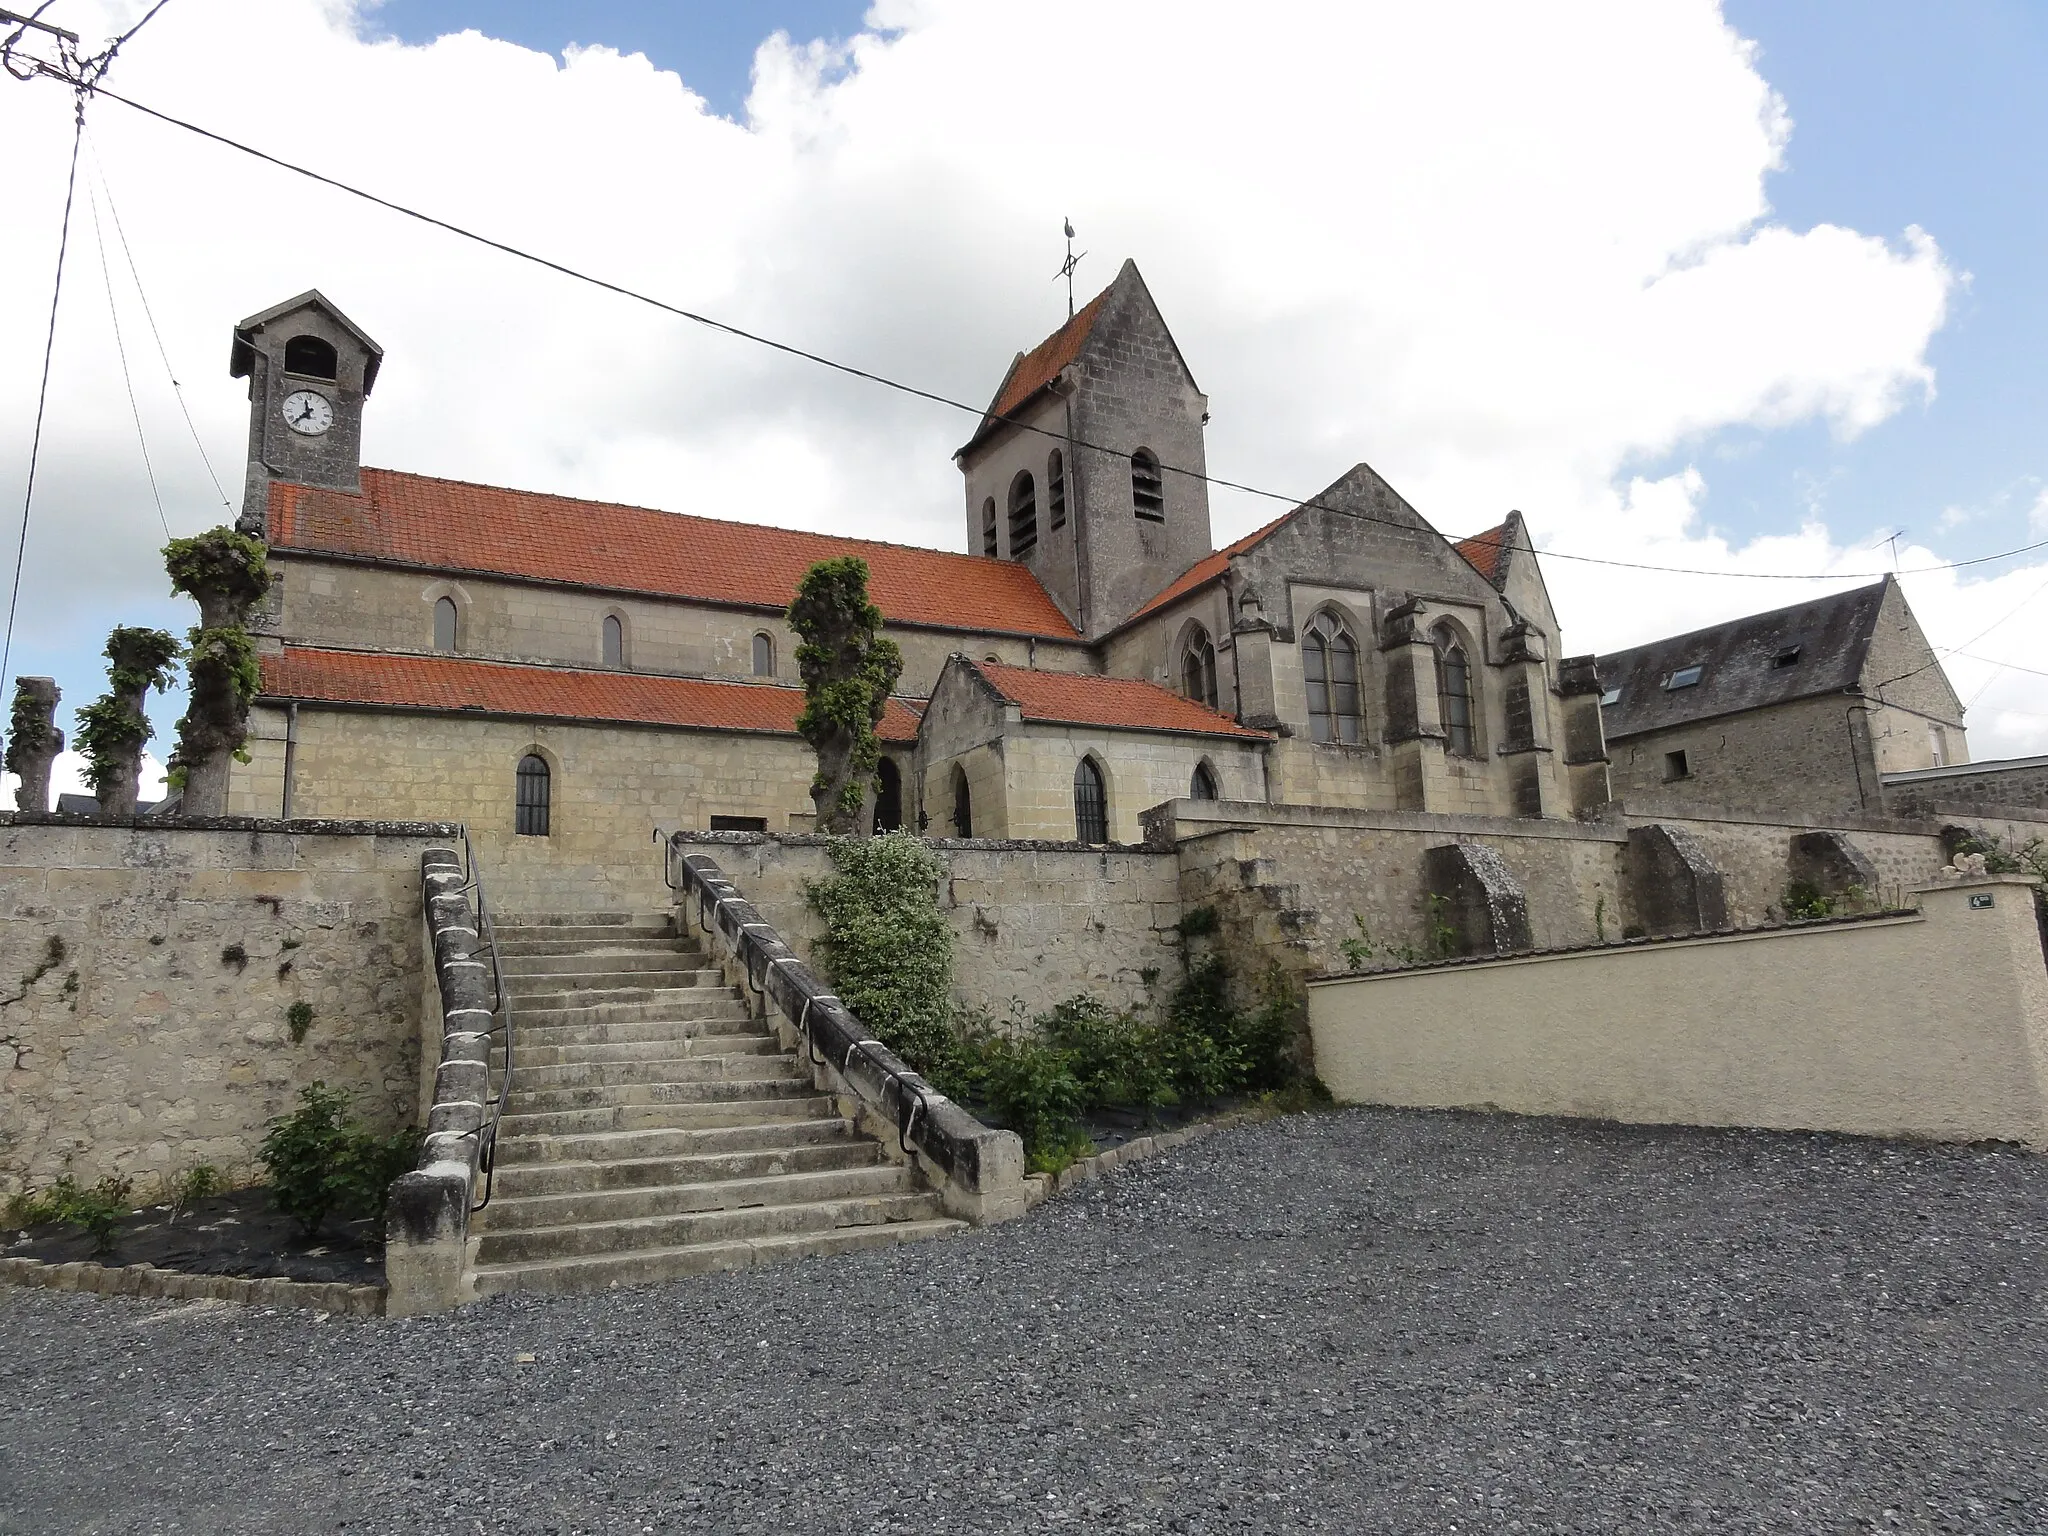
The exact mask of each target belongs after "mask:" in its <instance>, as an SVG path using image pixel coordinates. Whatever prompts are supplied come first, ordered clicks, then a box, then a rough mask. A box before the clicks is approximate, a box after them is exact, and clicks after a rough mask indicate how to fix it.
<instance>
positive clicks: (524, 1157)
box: [498, 1104, 879, 1174]
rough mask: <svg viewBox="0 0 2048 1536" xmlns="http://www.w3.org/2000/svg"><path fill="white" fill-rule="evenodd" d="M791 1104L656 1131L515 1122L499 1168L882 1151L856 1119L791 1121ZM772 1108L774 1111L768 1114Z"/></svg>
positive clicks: (500, 1146) (501, 1144)
mask: <svg viewBox="0 0 2048 1536" xmlns="http://www.w3.org/2000/svg"><path fill="white" fill-rule="evenodd" d="M785 1107H786V1106H783V1105H779V1104H778V1105H773V1106H766V1107H764V1112H763V1113H762V1114H759V1115H757V1116H755V1117H754V1118H753V1119H752V1120H732V1121H721V1122H719V1123H717V1124H715V1125H701V1126H696V1127H690V1128H680V1129H679V1128H670V1127H652V1128H645V1129H635V1130H600V1131H590V1132H568V1133H564V1134H554V1135H541V1134H534V1133H531V1132H520V1133H517V1134H515V1133H514V1132H513V1130H512V1129H511V1124H512V1123H511V1121H509V1120H508V1121H506V1131H505V1134H504V1136H503V1138H502V1139H501V1140H500V1141H499V1142H498V1170H499V1172H500V1173H501V1174H502V1173H504V1172H505V1171H506V1170H507V1169H508V1168H513V1167H517V1168H521V1169H526V1168H539V1167H547V1168H551V1169H552V1168H560V1169H564V1170H567V1169H571V1168H573V1167H574V1166H575V1165H578V1164H585V1163H592V1164H597V1165H600V1166H605V1165H618V1164H626V1163H634V1162H659V1161H662V1160H664V1159H670V1158H679V1157H681V1158H688V1157H723V1156H728V1155H732V1154H738V1153H754V1152H792V1151H795V1150H797V1149H799V1148H816V1147H842V1148H843V1147H867V1148H870V1149H872V1150H879V1148H878V1146H877V1144H876V1143H875V1142H874V1141H873V1140H871V1139H870V1138H868V1137H866V1136H857V1135H855V1134H854V1129H853V1124H852V1122H851V1121H848V1120H842V1119H840V1118H839V1117H838V1116H837V1115H836V1114H835V1115H830V1116H822V1117H815V1118H803V1117H791V1116H786V1115H785V1114H784V1109H785ZM770 1110H772V1113H770V1112H768V1111H770Z"/></svg>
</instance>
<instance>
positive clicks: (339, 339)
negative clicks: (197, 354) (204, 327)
mask: <svg viewBox="0 0 2048 1536" xmlns="http://www.w3.org/2000/svg"><path fill="white" fill-rule="evenodd" d="M383 361H384V349H383V348H382V347H380V346H378V345H377V343H376V342H374V341H372V340H371V339H370V338H369V336H368V335H366V334H365V333H364V332H363V330H362V328H361V327H359V326H358V325H357V324H356V323H355V322H354V321H353V320H351V319H349V317H348V316H347V315H344V314H343V313H342V312H341V311H340V310H338V309H336V308H335V307H334V306H333V305H332V304H330V303H329V302H328V301H327V299H326V297H325V296H324V295H323V294H321V293H320V291H319V290H318V289H310V290H308V291H307V292H305V293H302V294H300V295H299V296H298V297H297V298H295V299H287V300H286V301H285V302H284V303H282V304H279V305H276V306H275V307H274V308H271V309H266V310H264V311H263V312H262V313H261V314H257V315H251V316H250V317H249V318H248V319H246V320H244V321H243V322H242V323H241V324H240V325H238V326H236V327H235V344H234V351H233V353H232V354H231V355H230V358H229V361H228V372H229V374H230V375H232V376H233V377H235V378H238V379H247V380H248V381H249V470H248V478H247V480H246V482H245V484H244V487H243V494H242V516H241V518H240V520H239V521H238V523H237V524H236V526H237V527H239V528H240V529H241V530H242V531H243V532H244V533H250V534H254V535H255V536H257V537H259V538H260V537H262V536H263V534H264V532H265V524H266V520H267V515H268V512H269V507H270V487H271V485H272V484H273V483H275V482H277V481H285V482H287V483H290V484H293V485H310V486H316V487H319V488H321V489H323V490H331V491H360V490H361V489H362V459H363V402H364V401H365V400H366V399H368V398H369V394H370V390H371V388H372V387H373V386H374V385H375V384H376V382H377V368H378V365H379V364H381V363H382V362H383Z"/></svg>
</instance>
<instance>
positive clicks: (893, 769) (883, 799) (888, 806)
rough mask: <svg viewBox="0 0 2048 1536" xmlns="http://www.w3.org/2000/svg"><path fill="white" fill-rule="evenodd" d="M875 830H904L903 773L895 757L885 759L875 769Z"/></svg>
mask: <svg viewBox="0 0 2048 1536" xmlns="http://www.w3.org/2000/svg"><path fill="white" fill-rule="evenodd" d="M875 830H876V831H877V832H900V831H902V830H903V772H902V770H901V769H899V768H898V767H897V766H896V760H895V759H894V758H893V757H885V758H883V759H882V761H881V763H880V764H879V765H878V766H877V767H876V769H875Z"/></svg>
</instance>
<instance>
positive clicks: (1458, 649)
mask: <svg viewBox="0 0 2048 1536" xmlns="http://www.w3.org/2000/svg"><path fill="white" fill-rule="evenodd" d="M1429 634H1430V639H1431V640H1433V641H1434V642H1435V643H1436V702H1437V714H1438V716H1439V717H1440V718H1441V719H1442V721H1443V726H1444V745H1445V746H1446V747H1448V748H1449V749H1450V750H1451V751H1453V752H1455V753H1457V754H1458V756H1460V757H1470V756H1472V665H1471V663H1470V662H1469V661H1468V660H1467V659H1466V657H1465V647H1464V645H1463V643H1462V642H1460V641H1459V639H1458V634H1457V631H1456V630H1454V629H1452V628H1451V626H1450V625H1448V624H1439V625H1437V627H1436V628H1435V629H1433V630H1431V631H1430V632H1429Z"/></svg>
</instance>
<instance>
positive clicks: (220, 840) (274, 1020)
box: [0, 815, 455, 1198]
mask: <svg viewBox="0 0 2048 1536" xmlns="http://www.w3.org/2000/svg"><path fill="white" fill-rule="evenodd" d="M454 830H455V829H453V828H450V827H442V826H435V825H428V824H420V823H399V824H392V823H368V822H320V821H293V822H280V821H256V820H249V819H245V818H218V819H212V820H207V821H195V822H184V823H180V822H161V821H150V820H142V821H131V822H97V821H86V820H82V819H79V818H58V817H35V816H28V815H20V816H14V817H9V818H6V819H5V821H4V822H0V977H4V978H5V982H4V984H0V1193H12V1192H15V1191H19V1190H21V1189H23V1188H25V1187H40V1186H42V1185H45V1184H48V1183H49V1182H51V1181H52V1180H53V1179H55V1178H57V1177H59V1176H60V1175H64V1174H69V1175H71V1176H72V1177H73V1178H76V1179H77V1180H79V1181H80V1182H81V1183H86V1184H90V1183H93V1182H96V1181H97V1180H99V1179H102V1178H105V1177H109V1176H120V1177H127V1178H132V1179H133V1180H134V1181H135V1186H136V1187H135V1191H134V1192H135V1195H136V1197H137V1198H146V1197H148V1196H150V1195H151V1194H153V1193H155V1192H156V1191H157V1190H158V1189H160V1188H161V1187H162V1184H163V1181H165V1180H167V1179H171V1178H175V1177H176V1176H178V1175H179V1174H182V1173H184V1172H185V1171H187V1170H189V1169H191V1168H193V1167H195V1166H197V1165H199V1164H202V1163H209V1164H212V1165H213V1166H214V1167H215V1168H217V1169H218V1170H219V1171H220V1172H221V1173H222V1174H223V1175H225V1176H226V1177H227V1178H228V1179H229V1180H230V1181H231V1182H235V1181H246V1180H248V1179H250V1178H251V1177H253V1176H254V1175H255V1173H256V1151H257V1147H258V1145H259V1143H260V1142H261V1141H262V1139H263V1135H264V1131H265V1129H266V1126H267V1122H268V1121H269V1120H270V1119H271V1117H272V1116H275V1115H280V1114H283V1113H285V1112H287V1111H289V1110H290V1109H291V1108H293V1107H294V1104H295V1102H296V1099H297V1095H298V1092H299V1090H300V1089H301V1088H303V1087H305V1086H306V1085H307V1084H308V1083H311V1082H313V1081H314V1080H315V1079H320V1080H323V1081H325V1082H326V1083H327V1084H328V1085H329V1086H331V1087H338V1088H344V1089H347V1090H349V1091H351V1092H352V1093H353V1094H354V1095H355V1096H356V1104H357V1109H358V1112H359V1113H360V1114H361V1115H362V1116H363V1118H364V1119H365V1120H366V1121H367V1122H368V1123H369V1124H371V1125H372V1126H375V1127H376V1128H378V1129H392V1128H395V1127H397V1126H400V1125H407V1124H410V1123H412V1121H413V1119H414V1116H415V1113H416V1102H417V1091H418V1090H417V1080H418V1072H419V1021H420V986H421V969H422V967H421V951H420V921H419V904H420V856H421V854H422V852H423V851H424V850H425V849H426V848H427V847H428V846H429V845H430V843H432V842H433V841H434V840H436V839H441V840H445V839H447V838H448V837H449V836H450V835H451V834H452V833H453V832H454ZM295 1004H304V1005H305V1006H306V1007H308V1008H310V1009H311V1010H312V1012H311V1017H310V1019H305V1028H304V1037H303V1038H302V1039H300V1040H294V1039H293V1038H292V1027H293V1026H292V1021H291V1010H292V1008H293V1006H294V1005H295ZM301 1018H302V1019H304V1018H305V1016H304V1015H303V1014H302V1015H301Z"/></svg>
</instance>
